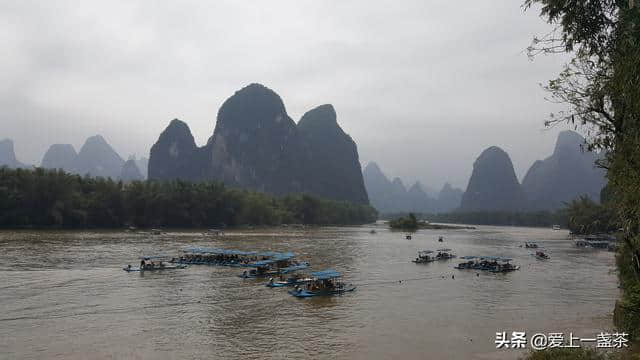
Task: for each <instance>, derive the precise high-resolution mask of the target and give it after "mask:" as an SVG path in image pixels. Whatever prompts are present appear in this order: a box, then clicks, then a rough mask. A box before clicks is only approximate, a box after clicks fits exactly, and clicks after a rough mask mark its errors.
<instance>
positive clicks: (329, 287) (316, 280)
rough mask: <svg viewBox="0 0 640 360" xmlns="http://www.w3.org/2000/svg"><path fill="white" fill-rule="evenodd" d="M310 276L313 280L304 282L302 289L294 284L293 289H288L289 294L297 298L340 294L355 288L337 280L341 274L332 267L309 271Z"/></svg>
mask: <svg viewBox="0 0 640 360" xmlns="http://www.w3.org/2000/svg"><path fill="white" fill-rule="evenodd" d="M311 277H312V278H313V281H310V282H308V283H306V285H305V286H304V289H303V288H302V287H300V286H299V285H296V287H295V289H294V290H290V291H289V294H291V295H292V296H295V297H298V298H308V297H314V296H330V295H342V294H344V293H346V292H352V291H354V290H355V289H356V287H355V286H351V285H345V284H344V283H343V282H341V281H338V279H339V278H341V277H342V274H340V273H339V272H337V271H335V270H332V269H329V270H324V271H318V272H314V273H311Z"/></svg>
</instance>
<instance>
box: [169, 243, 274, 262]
mask: <svg viewBox="0 0 640 360" xmlns="http://www.w3.org/2000/svg"><path fill="white" fill-rule="evenodd" d="M260 256H261V254H259V253H258V252H256V251H243V250H230V249H219V248H207V247H191V248H186V249H185V250H184V255H183V256H181V257H180V259H179V262H180V263H182V264H190V265H218V266H236V267H239V266H243V265H244V264H248V263H250V262H252V261H256V260H258V258H259V257H260ZM263 258H265V259H266V258H267V257H266V256H263Z"/></svg>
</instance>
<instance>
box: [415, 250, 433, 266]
mask: <svg viewBox="0 0 640 360" xmlns="http://www.w3.org/2000/svg"><path fill="white" fill-rule="evenodd" d="M431 254H433V251H432V250H422V251H418V257H417V258H415V259H414V260H411V261H412V262H414V263H416V264H426V263H430V262H433V261H436V259H435V257H433V256H431Z"/></svg>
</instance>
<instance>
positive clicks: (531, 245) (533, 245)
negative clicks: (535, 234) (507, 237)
mask: <svg viewBox="0 0 640 360" xmlns="http://www.w3.org/2000/svg"><path fill="white" fill-rule="evenodd" d="M524 247H525V248H527V249H537V248H538V244H536V243H533V242H525V243H524Z"/></svg>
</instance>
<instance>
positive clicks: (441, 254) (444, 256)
mask: <svg viewBox="0 0 640 360" xmlns="http://www.w3.org/2000/svg"><path fill="white" fill-rule="evenodd" d="M455 257H456V256H455V255H454V254H452V253H451V249H438V253H437V254H436V256H435V259H436V260H451V259H453V258H455Z"/></svg>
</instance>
